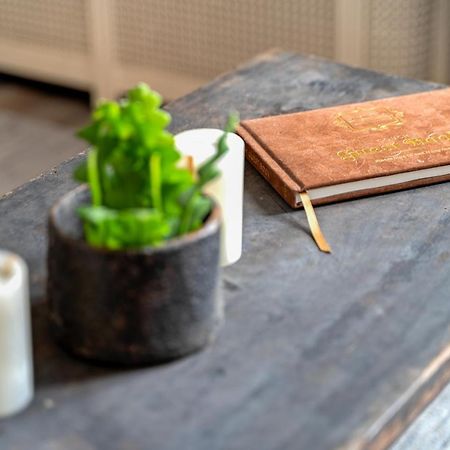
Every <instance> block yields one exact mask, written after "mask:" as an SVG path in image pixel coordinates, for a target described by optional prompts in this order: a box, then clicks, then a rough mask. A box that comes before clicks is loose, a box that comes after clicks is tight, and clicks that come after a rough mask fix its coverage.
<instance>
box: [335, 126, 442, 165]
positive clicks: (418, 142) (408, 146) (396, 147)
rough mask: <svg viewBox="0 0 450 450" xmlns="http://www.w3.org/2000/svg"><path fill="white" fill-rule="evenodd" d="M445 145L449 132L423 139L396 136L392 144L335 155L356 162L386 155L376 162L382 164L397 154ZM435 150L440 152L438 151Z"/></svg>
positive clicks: (351, 150)
mask: <svg viewBox="0 0 450 450" xmlns="http://www.w3.org/2000/svg"><path fill="white" fill-rule="evenodd" d="M445 143H449V144H450V131H446V132H443V133H431V134H429V135H428V136H425V137H418V136H397V137H395V138H394V141H393V142H390V143H387V144H382V145H378V146H371V147H362V148H352V147H347V148H345V149H344V150H339V151H338V152H336V155H337V156H338V157H339V158H340V159H342V160H343V161H357V160H358V159H361V158H364V157H365V156H367V155H371V154H374V153H387V155H386V156H385V157H384V158H383V159H379V160H377V161H376V162H383V161H387V160H388V159H387V158H391V160H392V158H394V157H396V156H398V155H399V154H401V153H403V154H405V153H408V152H409V153H410V152H411V151H414V149H418V148H422V147H424V148H427V147H430V146H433V145H441V146H442V144H445ZM441 148H442V147H441ZM449 148H450V147H449ZM435 150H436V151H440V150H439V149H435ZM436 151H434V153H436ZM414 153H415V152H414Z"/></svg>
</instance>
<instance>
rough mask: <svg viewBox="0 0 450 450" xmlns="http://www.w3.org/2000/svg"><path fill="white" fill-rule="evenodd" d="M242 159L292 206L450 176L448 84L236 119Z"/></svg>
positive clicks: (418, 183)
mask: <svg viewBox="0 0 450 450" xmlns="http://www.w3.org/2000/svg"><path fill="white" fill-rule="evenodd" d="M237 132H238V134H240V135H241V137H242V138H243V139H244V140H245V142H246V144H247V151H246V155H247V159H248V160H249V161H250V162H251V163H252V164H253V165H254V166H255V168H256V169H257V170H258V171H259V172H260V173H261V174H262V175H263V176H264V177H265V178H266V179H267V181H269V183H270V184H272V186H273V187H274V188H275V189H276V190H277V191H278V192H279V194H280V195H281V196H282V197H283V198H284V199H285V201H286V202H287V203H288V204H289V205H290V206H292V207H293V208H298V207H300V206H302V200H301V195H300V193H302V192H308V193H309V197H310V198H311V201H312V203H313V204H321V203H327V202H332V201H337V200H343V199H348V198H353V197H360V196H365V195H369V194H375V193H382V192H386V191H393V190H398V189H404V188H408V187H413V186H420V185H426V184H430V183H434V182H438V181H444V180H450V88H447V89H439V90H435V91H430V92H424V93H419V94H413V95H405V96H401V97H392V98H386V99H382V100H375V101H368V102H364V103H358V104H356V103H355V104H349V105H343V106H336V107H331V108H324V109H319V110H314V111H305V112H299V113H294V114H285V115H279V116H272V117H264V118H259V119H251V120H244V121H242V122H241V123H240V125H239V127H238V130H237Z"/></svg>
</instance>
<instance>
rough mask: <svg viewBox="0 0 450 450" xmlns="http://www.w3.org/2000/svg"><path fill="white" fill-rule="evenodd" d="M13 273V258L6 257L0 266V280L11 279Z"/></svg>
mask: <svg viewBox="0 0 450 450" xmlns="http://www.w3.org/2000/svg"><path fill="white" fill-rule="evenodd" d="M13 272H14V256H8V257H7V258H6V259H5V261H4V262H3V264H2V265H1V266H0V278H4V279H8V278H11V277H12V275H13Z"/></svg>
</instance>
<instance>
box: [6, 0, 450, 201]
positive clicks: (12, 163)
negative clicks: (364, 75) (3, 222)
mask: <svg viewBox="0 0 450 450" xmlns="http://www.w3.org/2000/svg"><path fill="white" fill-rule="evenodd" d="M449 19H450V1H449V0H276V1H273V0H189V1H180V0H163V1H161V0H39V1H36V0H0V74H1V75H0V133H1V134H0V137H1V145H0V193H1V192H5V191H7V190H9V189H12V188H13V187H15V186H17V185H19V184H21V183H23V182H24V181H26V180H27V179H29V178H30V177H32V176H36V175H37V174H39V173H40V172H42V171H43V170H45V169H47V168H49V167H51V166H53V165H55V164H56V163H58V162H59V161H62V160H64V159H66V158H67V157H69V156H70V155H72V154H75V153H77V152H79V151H81V150H82V145H83V144H81V143H79V142H77V141H76V140H75V139H74V138H73V137H72V136H73V131H74V130H75V129H76V128H77V127H79V126H80V125H81V124H82V123H84V122H85V121H86V120H87V117H88V112H89V102H91V104H92V103H93V102H95V101H96V100H97V99H98V98H100V97H116V96H118V95H120V94H121V93H123V92H124V91H125V90H126V89H127V88H129V87H130V86H132V85H133V84H134V83H136V82H138V81H146V82H147V83H149V84H150V85H151V86H152V87H153V88H154V89H156V90H158V91H160V92H161V93H162V94H163V96H164V98H165V99H166V101H170V100H171V99H174V98H176V97H179V96H180V95H183V94H185V93H187V92H189V91H191V90H193V89H195V88H196V87H198V86H200V85H202V84H204V83H205V82H207V81H208V80H211V79H212V78H214V77H215V76H217V75H218V74H220V73H222V72H224V71H227V70H231V69H233V68H234V67H235V66H236V65H238V64H239V63H242V62H244V61H246V60H248V59H249V58H251V57H253V56H255V55H256V54H258V53H261V52H264V51H267V50H269V49H272V48H274V47H277V48H282V49H286V50H294V51H298V52H301V53H308V54H315V55H318V56H320V57H324V58H330V59H333V60H336V61H340V62H344V63H348V64H352V65H355V66H360V67H367V68H371V69H376V70H380V71H383V72H388V73H394V74H398V75H401V76H407V77H413V78H420V79H426V80H434V81H439V82H443V83H446V82H448V81H449V80H450V64H449V56H450V55H449V51H448V46H447V44H448V42H449V28H448V23H449V22H450V20H449ZM18 77H20V78H18ZM30 80H33V81H34V82H30ZM43 83H45V84H43ZM55 86H58V87H55ZM50 131H51V132H50Z"/></svg>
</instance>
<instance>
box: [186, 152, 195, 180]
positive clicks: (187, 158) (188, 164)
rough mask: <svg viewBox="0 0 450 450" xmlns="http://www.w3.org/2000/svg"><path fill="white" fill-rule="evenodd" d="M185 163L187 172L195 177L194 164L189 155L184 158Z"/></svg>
mask: <svg viewBox="0 0 450 450" xmlns="http://www.w3.org/2000/svg"><path fill="white" fill-rule="evenodd" d="M186 163H187V168H188V170H189V172H191V173H192V175H194V176H195V162H194V158H193V157H192V156H191V155H187V156H186Z"/></svg>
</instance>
